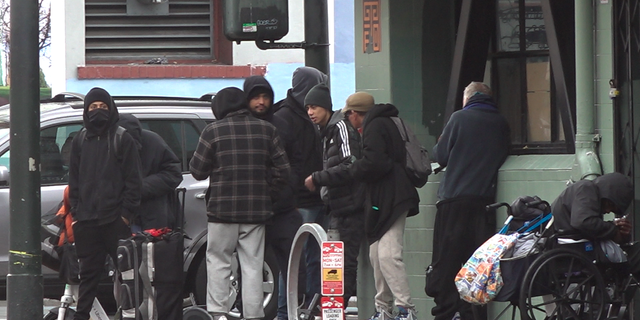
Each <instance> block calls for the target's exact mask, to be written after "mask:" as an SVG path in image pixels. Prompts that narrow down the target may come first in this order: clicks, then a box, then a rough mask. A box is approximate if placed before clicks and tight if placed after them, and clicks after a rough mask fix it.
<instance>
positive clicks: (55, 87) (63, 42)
mask: <svg viewBox="0 0 640 320" xmlns="http://www.w3.org/2000/svg"><path fill="white" fill-rule="evenodd" d="M84 21H85V19H84V0H56V1H55V5H52V6H51V71H52V72H51V74H52V76H51V93H52V95H55V94H57V93H60V92H64V91H65V90H66V88H67V81H69V80H70V79H71V80H73V79H77V78H78V71H77V68H78V66H83V65H84V64H85V56H84V54H85V26H84Z"/></svg>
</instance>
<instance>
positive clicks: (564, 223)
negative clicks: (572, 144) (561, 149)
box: [551, 172, 633, 240]
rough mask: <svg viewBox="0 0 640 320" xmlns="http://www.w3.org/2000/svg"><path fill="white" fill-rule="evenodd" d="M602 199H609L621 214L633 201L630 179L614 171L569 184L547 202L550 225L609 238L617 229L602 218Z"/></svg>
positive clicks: (590, 237) (592, 236)
mask: <svg viewBox="0 0 640 320" xmlns="http://www.w3.org/2000/svg"><path fill="white" fill-rule="evenodd" d="M602 199H609V200H611V201H612V202H613V203H614V204H615V205H616V207H618V209H619V210H618V212H615V214H617V215H622V214H624V212H625V211H626V210H627V208H628V207H629V204H631V201H632V200H633V184H632V183H631V180H630V179H629V178H628V177H626V176H625V175H623V174H621V173H617V172H615V173H608V174H605V175H602V176H600V177H598V178H596V179H595V180H580V181H578V182H576V183H574V184H572V185H570V186H569V187H567V188H566V189H565V190H564V191H563V192H562V193H561V194H560V195H559V196H558V198H557V199H556V200H555V201H554V202H553V203H552V204H551V212H552V213H553V220H554V222H553V226H554V228H555V229H556V230H564V231H569V232H571V231H577V232H579V233H581V234H582V235H584V236H585V237H587V238H589V239H594V240H600V239H613V237H614V236H615V235H616V233H617V230H618V228H617V227H616V226H615V225H614V224H613V222H611V221H604V220H603V214H604V212H602Z"/></svg>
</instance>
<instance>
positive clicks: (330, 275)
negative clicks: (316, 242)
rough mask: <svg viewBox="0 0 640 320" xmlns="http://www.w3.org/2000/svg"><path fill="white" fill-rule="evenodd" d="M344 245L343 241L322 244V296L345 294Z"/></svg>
mask: <svg viewBox="0 0 640 320" xmlns="http://www.w3.org/2000/svg"><path fill="white" fill-rule="evenodd" d="M343 270H344V244H343V243H342V241H325V242H323V243H322V295H323V296H341V295H343V294H344V277H343Z"/></svg>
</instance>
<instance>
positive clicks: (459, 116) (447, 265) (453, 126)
mask: <svg viewBox="0 0 640 320" xmlns="http://www.w3.org/2000/svg"><path fill="white" fill-rule="evenodd" d="M510 144H511V142H510V130H509V125H508V123H507V120H506V119H505V118H504V117H503V116H502V115H501V114H500V112H499V111H498V108H497V106H496V104H495V103H494V102H493V99H492V92H491V88H489V86H487V85H486V84H484V83H481V82H471V84H469V85H468V86H467V87H466V88H465V90H464V96H463V108H462V110H458V111H456V112H454V113H453V114H452V115H451V118H450V119H449V122H448V123H447V125H446V126H445V127H444V130H443V132H442V135H441V136H440V139H439V140H438V143H437V144H436V145H435V146H434V147H433V156H434V158H435V159H436V161H437V162H438V164H440V166H441V167H446V171H445V172H444V174H445V176H444V178H443V179H442V180H441V182H440V187H439V189H438V200H439V201H438V202H437V203H436V207H437V212H436V219H435V223H434V227H433V228H434V231H433V233H434V234H433V257H432V262H431V265H430V266H429V268H428V269H427V279H426V285H425V292H426V293H427V295H429V296H431V297H433V298H434V299H433V300H434V302H435V304H436V306H435V307H434V308H433V309H432V310H431V314H432V315H433V316H435V320H451V319H456V318H459V319H463V320H467V319H476V320H480V319H486V318H487V310H486V306H472V305H471V304H469V303H467V302H465V301H463V300H461V299H460V296H459V294H458V291H457V289H456V287H455V283H454V279H455V276H456V273H457V272H458V270H459V269H460V266H461V265H462V264H463V263H465V262H466V261H467V259H469V257H470V256H471V255H472V254H473V252H474V251H475V250H476V248H478V247H479V246H480V245H481V244H482V243H484V241H486V240H487V239H488V238H489V237H491V236H492V235H493V234H495V231H496V217H495V214H489V213H487V212H486V211H485V209H484V208H485V206H486V205H488V204H491V203H494V202H495V200H496V198H495V197H496V184H497V180H498V169H500V166H502V163H504V161H505V159H506V158H507V155H508V154H509V146H510Z"/></svg>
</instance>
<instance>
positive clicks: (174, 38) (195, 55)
mask: <svg viewBox="0 0 640 320" xmlns="http://www.w3.org/2000/svg"><path fill="white" fill-rule="evenodd" d="M212 3H213V2H212V1H211V0H171V1H170V2H169V14H168V15H146V16H139V15H128V14H127V0H86V1H85V31H86V35H85V50H86V51H85V53H86V60H87V62H89V63H91V62H94V63H95V62H99V61H119V60H121V61H123V62H124V61H127V62H131V61H140V62H144V61H147V60H149V59H154V58H166V59H168V60H213V59H214V57H213V42H212V34H213V32H212V31H213V30H212V12H213V10H212Z"/></svg>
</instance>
